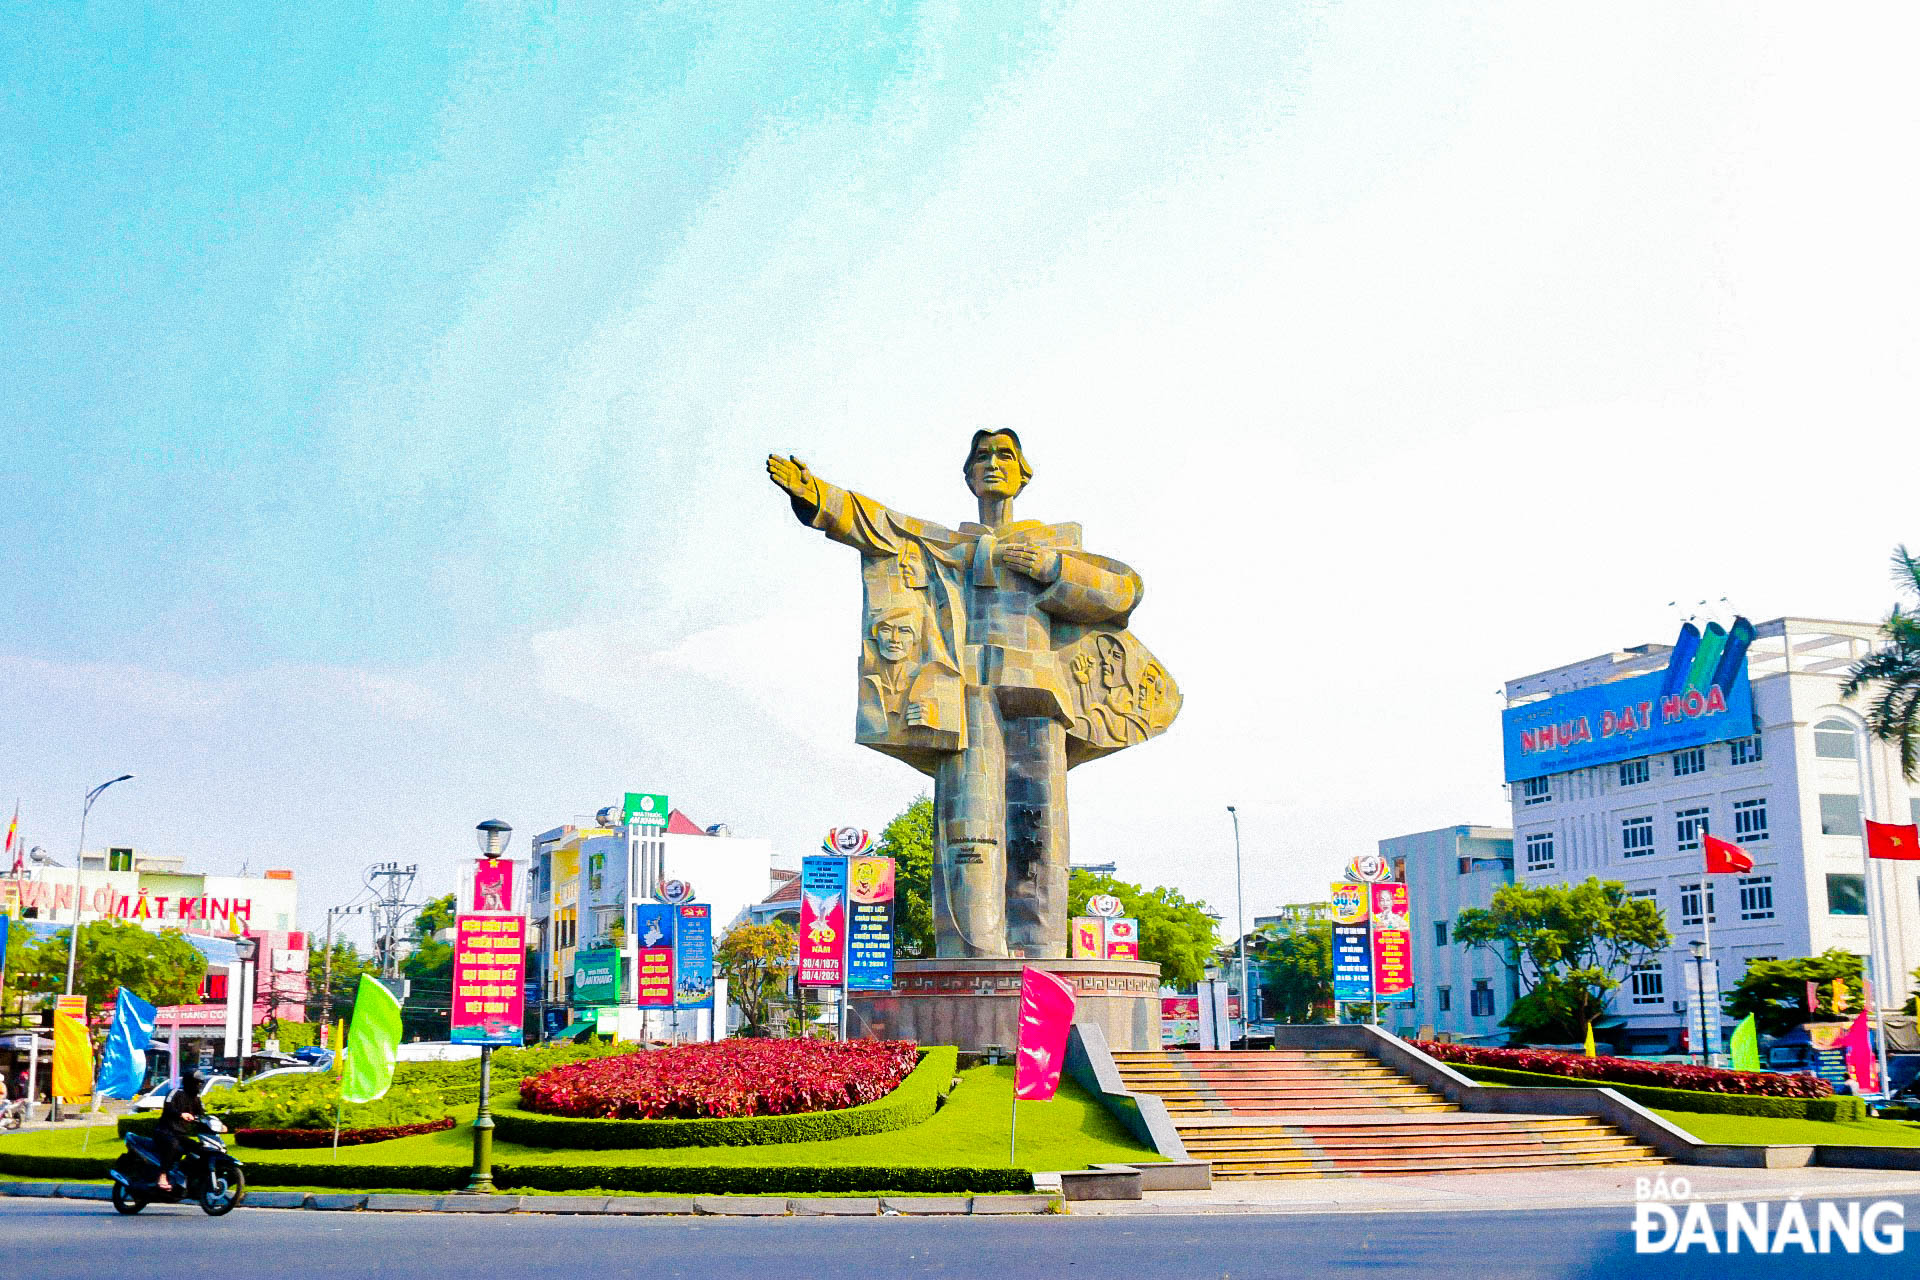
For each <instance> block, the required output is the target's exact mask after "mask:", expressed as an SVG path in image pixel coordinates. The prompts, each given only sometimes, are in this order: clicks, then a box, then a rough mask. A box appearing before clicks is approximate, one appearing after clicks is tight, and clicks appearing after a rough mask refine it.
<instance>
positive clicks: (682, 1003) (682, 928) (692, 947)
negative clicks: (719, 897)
mask: <svg viewBox="0 0 1920 1280" xmlns="http://www.w3.org/2000/svg"><path fill="white" fill-rule="evenodd" d="M674 909H675V910H676V911H677V912H678V913H679V916H680V918H679V921H678V926H677V936H676V937H675V940H674V948H673V951H674V974H673V992H674V1000H673V1007H674V1008H676V1009H711V1008H713V908H712V907H710V906H708V905H707V904H706V903H704V902H683V903H681V904H680V905H679V906H678V907H676V908H674Z"/></svg>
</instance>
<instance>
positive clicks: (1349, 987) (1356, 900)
mask: <svg viewBox="0 0 1920 1280" xmlns="http://www.w3.org/2000/svg"><path fill="white" fill-rule="evenodd" d="M1367 890H1368V886H1367V885H1364V884H1360V883H1358V882H1356V881H1351V880H1344V881H1339V882H1337V883H1335V884H1334V886H1333V891H1332V894H1331V898H1330V901H1331V903H1332V908H1333V909H1332V911H1331V912H1330V913H1329V918H1330V919H1331V920H1332V922H1333V998H1334V999H1335V1000H1369V999H1372V997H1373V954H1372V949H1371V946H1370V945H1369V942H1368V939H1367V918H1368V915H1369V911H1368V906H1369V904H1368V900H1367Z"/></svg>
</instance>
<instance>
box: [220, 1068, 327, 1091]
mask: <svg viewBox="0 0 1920 1280" xmlns="http://www.w3.org/2000/svg"><path fill="white" fill-rule="evenodd" d="M323 1071H324V1068H322V1067H316V1066H313V1065H311V1064H310V1063H301V1064H300V1065H299V1066H295V1067H275V1068H274V1069H273V1070H271V1071H262V1072H261V1073H260V1074H259V1075H257V1076H248V1077H247V1078H246V1079H245V1080H242V1081H241V1082H240V1087H241V1088H242V1089H246V1088H250V1087H251V1086H253V1085H256V1084H259V1083H260V1082H261V1081H262V1080H277V1079H279V1078H281V1077H283V1076H317V1075H320V1074H321V1073H322V1072H323Z"/></svg>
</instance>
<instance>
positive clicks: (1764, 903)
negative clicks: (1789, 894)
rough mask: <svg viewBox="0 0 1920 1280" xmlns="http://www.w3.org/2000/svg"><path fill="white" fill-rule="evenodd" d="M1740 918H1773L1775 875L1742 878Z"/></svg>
mask: <svg viewBox="0 0 1920 1280" xmlns="http://www.w3.org/2000/svg"><path fill="white" fill-rule="evenodd" d="M1740 918H1741V919H1742V920H1771V919H1773V877H1772V876H1743V877H1741V880H1740Z"/></svg>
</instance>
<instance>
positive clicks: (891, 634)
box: [868, 608, 920, 662]
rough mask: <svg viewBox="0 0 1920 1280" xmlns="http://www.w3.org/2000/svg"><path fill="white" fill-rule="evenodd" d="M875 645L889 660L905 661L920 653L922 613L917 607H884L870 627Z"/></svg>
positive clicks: (876, 650)
mask: <svg viewBox="0 0 1920 1280" xmlns="http://www.w3.org/2000/svg"><path fill="white" fill-rule="evenodd" d="M868 634H869V635H871V636H872V637H873V647H874V650H875V652H877V653H878V654H879V655H880V656H881V657H882V658H884V659H885V660H886V661H888V662H905V661H906V660H907V659H908V658H913V657H917V656H919V653H920V614H919V611H918V610H917V609H900V608H896V609H882V610H879V611H878V612H877V613H875V614H874V616H873V625H872V627H870V628H869V629H868Z"/></svg>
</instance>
